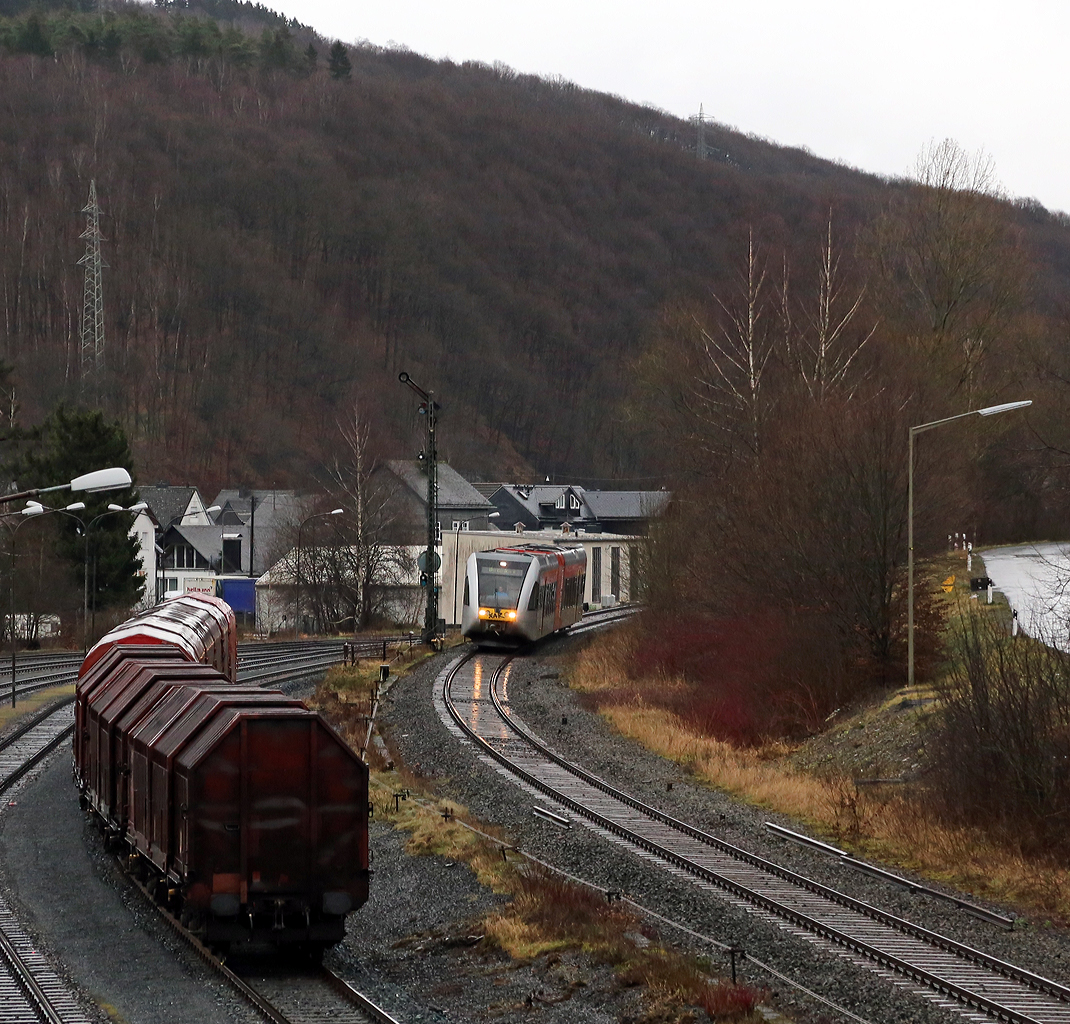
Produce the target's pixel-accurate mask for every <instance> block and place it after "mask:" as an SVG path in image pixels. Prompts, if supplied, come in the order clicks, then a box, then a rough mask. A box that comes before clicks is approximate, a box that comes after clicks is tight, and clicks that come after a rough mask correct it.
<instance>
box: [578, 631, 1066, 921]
mask: <svg viewBox="0 0 1070 1024" xmlns="http://www.w3.org/2000/svg"><path fill="white" fill-rule="evenodd" d="M634 642H635V641H634V639H633V638H632V637H630V636H628V635H622V634H619V633H618V634H610V635H608V636H606V637H604V638H600V639H599V640H598V641H596V642H595V643H593V644H591V645H590V646H588V647H587V648H586V649H585V650H584V651H583V652H582V653H581V654H580V655H579V656H578V658H577V659H576V662H575V665H574V667H573V669H572V672H571V674H570V681H571V683H572V685H573V686H574V687H576V688H577V689H579V690H581V691H583V692H585V693H589V694H593V695H595V696H596V697H597V698H598V703H599V705H600V710H601V713H602V714H603V715H604V716H605V717H606V718H607V719H608V720H609V722H610V723H611V724H612V725H613V727H614V728H615V729H616V730H617V731H618V732H619V733H621V735H623V736H626V737H628V738H630V739H633V740H636V741H637V742H639V743H641V744H642V745H643V746H645V747H647V748H648V749H650V750H652V751H654V752H656V753H658V754H660V755H661V756H663V757H666V758H668V759H669V760H672V761H674V762H676V763H678V764H680V765H683V766H684V767H686V768H687V769H688V770H689V771H691V772H692V773H693V774H694V776H695V777H696V778H697V779H699V780H701V781H703V782H706V783H708V784H709V785H711V786H715V787H717V788H718V789H722V790H724V791H726V792H728V793H731V794H732V795H733V796H736V797H738V798H740V799H741V800H745V801H746V802H748V803H753V804H756V805H758V806H761V807H765V808H768V809H769V810H773V811H777V812H780V813H783V814H787V815H790V816H791V817H794V818H797V819H800V820H801V821H803V822H805V823H807V826H808V827H809V828H810V829H812V830H813V831H815V832H817V833H819V834H821V835H824V836H825V837H826V838H829V839H832V840H833V841H835V842H838V843H840V844H841V845H845V846H848V847H850V848H852V849H853V850H854V852H856V853H859V854H862V855H864V856H870V857H874V858H879V859H881V860H883V861H885V862H889V863H892V864H897V865H900V866H902V867H905V868H910V869H913V870H916V871H918V872H919V873H921V874H922V875H924V876H927V877H929V878H932V879H934V880H939V881H944V882H947V883H949V884H952V885H954V886H956V887H958V888H960V889H963V890H965V891H967V892H972V893H975V894H977V895H979V896H984V897H986V898H989V899H993V900H998V901H1003V902H1009V903H1013V904H1016V905H1018V906H1020V907H1022V908H1023V909H1026V910H1029V911H1031V912H1033V913H1034V914H1039V915H1042V916H1043V917H1045V918H1052V919H1057V920H1063V921H1065V920H1070V871H1068V870H1067V868H1066V867H1065V866H1063V865H1055V864H1048V863H1040V862H1038V861H1036V860H1035V859H1033V860H1031V859H1028V858H1026V857H1024V856H1023V855H1022V854H1021V852H1020V851H1019V850H1018V849H1017V848H1015V846H1014V845H1013V843H1000V842H998V841H996V840H994V839H992V838H990V837H987V836H985V835H984V834H983V833H982V832H980V831H979V830H973V829H965V828H952V827H948V826H946V825H944V824H942V823H941V822H940V821H939V820H937V819H936V817H935V816H934V815H933V814H932V813H931V811H930V809H929V806H928V802H927V801H926V800H925V795H924V793H923V792H922V791H920V790H919V791H915V792H910V791H903V790H900V789H897V790H895V791H891V790H890V789H889V788H887V787H883V788H882V787H869V786H867V787H864V788H863V787H858V786H856V784H855V783H854V781H853V779H852V778H851V777H850V776H849V775H847V774H839V775H837V774H833V773H828V772H824V773H823V774H821V775H817V774H811V773H810V772H807V771H803V770H800V769H798V768H796V767H794V766H793V765H792V764H791V763H790V762H789V760H788V755H789V754H790V753H791V751H792V748H791V747H789V746H787V745H785V744H767V745H765V746H763V747H759V748H754V749H751V748H745V749H740V748H737V747H733V746H732V745H730V744H728V743H724V742H722V741H720V740H717V739H713V738H711V737H709V736H707V735H704V734H703V733H701V732H699V731H697V730H696V729H694V728H692V727H690V726H689V725H688V723H687V722H685V721H684V720H683V719H681V718H680V717H679V716H677V715H675V714H672V713H670V712H668V711H665V710H663V709H660V708H657V707H653V706H651V704H649V703H647V701H646V700H645V699H644V694H645V693H646V692H647V688H648V687H650V688H654V687H657V688H661V689H664V688H665V687H666V686H683V685H685V684H684V682H683V681H682V680H666V679H663V678H657V679H648V680H637V681H636V680H632V681H627V682H626V680H627V671H626V666H627V665H628V664H629V654H630V649H631V645H632V644H633V643H634ZM901 697H902V694H896V695H895V697H894V698H892V701H898V700H899V699H901ZM892 701H889V703H891V702H892ZM838 727H839V728H842V723H841V725H840V726H838Z"/></svg>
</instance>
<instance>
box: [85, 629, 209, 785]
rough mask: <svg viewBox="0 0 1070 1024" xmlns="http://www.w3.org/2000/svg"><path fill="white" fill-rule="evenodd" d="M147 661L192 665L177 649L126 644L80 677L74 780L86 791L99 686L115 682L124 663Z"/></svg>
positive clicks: (112, 650)
mask: <svg viewBox="0 0 1070 1024" xmlns="http://www.w3.org/2000/svg"><path fill="white" fill-rule="evenodd" d="M146 658H147V659H148V660H150V661H157V662H159V663H160V664H164V663H166V662H167V661H177V662H179V663H182V664H188V661H187V659H186V658H185V656H184V655H183V654H182V652H181V651H180V650H179V649H178V648H177V647H171V646H167V645H162V644H158V645H156V646H153V647H149V646H145V645H136V646H129V647H128V646H126V645H125V644H116V645H115V646H113V647H112V648H111V649H110V650H108V651H106V652H105V653H104V654H103V655H102V656H101V657H100V658H98V659H97V661H96V662H95V663H94V665H93V667H92V668H90V669H89V670H88V671H87V672H86V673H85V675H82V676H80V677H79V679H78V687H77V690H76V692H75V695H74V781H75V783H76V784H77V785H78V788H79V789H84V788H85V782H84V772H85V764H86V744H87V743H88V742H89V731H88V729H87V727H86V714H87V712H88V705H89V702H90V700H91V699H92V698H93V694H94V693H96V691H97V689H98V688H99V687H101V686H105V685H107V684H108V683H110V682H112V681H113V679H114V678H115V676H116V674H117V673H118V672H119V671H120V670H121V669H122V667H123V664H124V662H128V661H136V662H137V663H138V665H139V666H140V665H141V664H142V663H143V662H144V660H145V659H146Z"/></svg>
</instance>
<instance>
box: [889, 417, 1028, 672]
mask: <svg viewBox="0 0 1070 1024" xmlns="http://www.w3.org/2000/svg"><path fill="white" fill-rule="evenodd" d="M1032 404H1033V401H1032V399H1027V400H1026V401H1024V402H1005V403H1004V404H1003V405H990V406H987V407H986V408H984V409H971V410H970V411H969V412H960V413H958V415H956V416H946V417H945V418H944V419H942V420H933V421H932V422H931V423H920V424H918V426H916V427H911V428H910V431H909V444H908V455H907V685H908V686H913V685H914V437H915V435H917V434H923V433H925V431H926V430H932V429H933V428H934V427H942V426H943V425H944V424H945V423H952V422H954V421H955V420H961V419H965V418H966V417H967V416H996V415H998V414H999V413H1001V412H1011V411H1012V410H1013V409H1024V408H1025V407H1026V406H1027V405H1032Z"/></svg>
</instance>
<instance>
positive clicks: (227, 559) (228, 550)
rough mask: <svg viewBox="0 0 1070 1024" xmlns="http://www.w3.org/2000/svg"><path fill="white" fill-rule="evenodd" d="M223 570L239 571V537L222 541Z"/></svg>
mask: <svg viewBox="0 0 1070 1024" xmlns="http://www.w3.org/2000/svg"><path fill="white" fill-rule="evenodd" d="M223 572H225V573H227V572H241V538H236V539H234V540H226V539H225V540H224V541H223Z"/></svg>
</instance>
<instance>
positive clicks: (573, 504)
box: [568, 494, 580, 512]
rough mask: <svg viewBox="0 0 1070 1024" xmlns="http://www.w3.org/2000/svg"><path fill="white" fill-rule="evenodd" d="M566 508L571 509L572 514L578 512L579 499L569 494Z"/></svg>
mask: <svg viewBox="0 0 1070 1024" xmlns="http://www.w3.org/2000/svg"><path fill="white" fill-rule="evenodd" d="M568 507H569V508H570V509H572V511H573V512H578V511H579V510H580V499H579V498H577V497H576V495H575V494H570V495H569V496H568Z"/></svg>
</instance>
